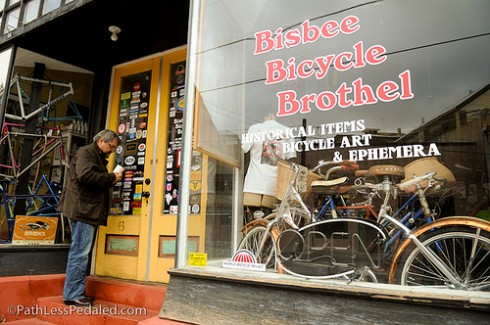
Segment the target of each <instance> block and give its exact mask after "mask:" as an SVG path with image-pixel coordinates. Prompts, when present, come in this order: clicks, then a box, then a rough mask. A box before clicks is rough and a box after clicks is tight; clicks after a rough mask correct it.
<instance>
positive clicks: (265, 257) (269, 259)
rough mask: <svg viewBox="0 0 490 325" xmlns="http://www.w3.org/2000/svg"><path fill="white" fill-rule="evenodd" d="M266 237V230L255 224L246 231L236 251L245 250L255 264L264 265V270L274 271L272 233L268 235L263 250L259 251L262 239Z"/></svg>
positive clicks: (274, 258)
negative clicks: (253, 258) (253, 259)
mask: <svg viewBox="0 0 490 325" xmlns="http://www.w3.org/2000/svg"><path fill="white" fill-rule="evenodd" d="M266 235H267V228H266V227H264V226H263V225H260V224H257V225H255V226H253V227H252V228H250V229H248V230H247V232H246V233H245V237H243V239H242V240H241V241H240V244H239V245H238V249H239V250H240V249H246V250H248V251H249V252H251V253H252V254H253V255H254V256H255V259H256V262H257V263H261V264H265V266H266V269H273V270H275V269H276V247H275V245H274V241H273V238H272V236H273V235H272V233H270V234H269V237H268V238H267V241H266V242H265V244H264V247H263V249H260V243H261V241H262V238H264V236H266Z"/></svg>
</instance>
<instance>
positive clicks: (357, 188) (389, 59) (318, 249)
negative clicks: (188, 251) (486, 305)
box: [189, 0, 490, 291]
mask: <svg viewBox="0 0 490 325" xmlns="http://www.w3.org/2000/svg"><path fill="white" fill-rule="evenodd" d="M200 5H201V7H200V8H199V10H200V14H201V15H200V17H201V19H202V20H203V22H200V23H201V25H202V26H205V28H202V29H201V30H199V32H198V35H197V42H196V43H197V44H199V47H198V49H197V50H196V51H195V52H194V53H191V55H194V56H195V60H196V64H195V66H191V67H189V68H192V69H195V73H194V74H195V80H192V83H193V84H194V86H195V88H196V93H197V94H198V96H196V97H197V98H198V100H196V105H195V106H196V107H195V108H194V109H195V110H196V116H197V119H196V121H195V123H196V125H195V129H196V130H197V132H196V133H195V134H196V137H197V138H196V139H194V141H195V143H194V144H195V146H194V149H197V150H201V151H202V152H204V153H211V154H212V155H213V158H215V159H217V160H218V161H222V162H223V163H229V162H230V160H231V159H229V157H228V156H227V155H226V152H225V151H224V150H220V148H222V147H223V143H226V145H227V146H228V147H230V148H234V149H235V150H236V149H237V148H239V149H241V157H240V159H236V160H233V161H232V163H229V165H230V166H232V167H235V171H236V173H237V174H238V175H240V181H236V183H234V185H235V186H234V192H233V199H235V200H236V202H237V203H236V204H243V205H244V206H249V205H254V204H255V205H254V206H255V207H258V209H262V210H263V213H262V214H252V213H250V210H249V209H248V208H247V207H246V208H244V209H240V208H235V209H233V208H232V210H233V211H235V213H234V215H233V218H234V220H235V222H236V223H238V224H243V226H244V227H243V228H242V229H241V231H240V230H238V229H240V227H236V229H237V231H234V230H230V232H231V234H230V235H231V236H235V238H236V243H237V245H235V246H236V247H232V252H233V253H232V254H230V256H228V258H227V259H223V260H220V261H222V262H223V264H219V263H217V264H213V265H218V264H219V265H220V266H221V265H222V266H223V267H231V268H240V266H242V267H243V268H244V269H248V270H250V269H254V268H255V269H257V270H258V269H261V270H265V271H266V272H275V273H279V274H289V275H292V276H298V277H300V278H315V279H325V280H328V279H343V280H348V281H352V280H354V281H367V282H376V283H384V284H393V285H413V286H428V287H431V288H434V289H436V288H451V289H457V290H471V291H488V290H490V280H489V279H490V269H489V268H488V265H490V222H489V221H490V217H489V216H490V212H489V211H490V205H489V198H488V184H489V180H488V179H489V174H488V166H489V162H488V154H489V150H490V148H489V146H488V128H489V123H490V118H489V115H488V99H489V96H490V95H489V94H490V93H489V85H490V79H489V76H490V64H488V62H487V61H488V60H487V59H486V58H485V56H484V55H482V53H486V52H487V51H488V50H490V42H489V41H490V34H489V30H490V22H488V19H486V18H485V14H483V13H484V12H489V11H490V4H489V3H488V2H486V1H473V2H471V3H459V2H452V3H451V6H448V5H447V2H446V1H442V0H431V1H415V2H406V1H401V0H390V1H383V2H359V1H358V2H356V5H350V4H347V3H345V2H343V1H329V2H328V3H327V2H325V1H311V3H310V4H309V6H307V7H306V6H304V5H303V4H301V3H298V2H297V1H259V2H256V3H254V5H251V4H248V3H247V4H245V3H237V2H233V1H223V2H222V3H220V4H219V5H213V6H209V5H207V2H205V1H203V2H201V3H200ZM277 12H281V15H277V14H276V13H277ZM224 13H226V15H225V14H224ZM218 17H219V18H218ZM455 21H458V24H457V26H456V25H455V24H454V22H455ZM223 26H227V28H223ZM194 74H193V76H194ZM264 117H267V118H266V119H265V121H264ZM210 130H212V133H213V134H214V135H213V136H209V134H210V132H211V131H210ZM225 137H226V142H224V141H223V139H224V138H225ZM204 140H205V141H204ZM213 148H214V149H215V151H213ZM227 152H236V151H233V150H228V151H227ZM236 161H238V162H239V163H238V166H235V163H236ZM235 180H236V179H235ZM271 184H272V185H271ZM249 193H253V194H258V195H260V196H261V197H260V198H254V197H251V196H250V195H247V194H249ZM262 196H270V197H272V198H273V199H274V200H272V201H275V203H274V204H272V205H271V206H268V205H267V204H264V203H263V202H264V201H263V198H262ZM272 201H268V202H272ZM250 202H255V203H254V204H251V203H250ZM229 211H230V210H227V211H226V212H229ZM238 211H239V212H238ZM223 212H225V211H223ZM242 212H244V213H243V214H242ZM232 229H233V228H232ZM211 247H212V246H211V245H210V246H208V247H207V248H205V250H206V249H210V250H211ZM235 252H239V253H235ZM209 253H211V251H209ZM210 255H213V254H210ZM244 256H245V257H244ZM235 259H236V260H235ZM230 260H231V262H230ZM244 261H249V262H250V263H248V264H246V263H245V262H244ZM244 263H245V264H244ZM250 265H252V266H254V267H250ZM256 276H257V277H260V276H261V273H260V272H257V273H256Z"/></svg>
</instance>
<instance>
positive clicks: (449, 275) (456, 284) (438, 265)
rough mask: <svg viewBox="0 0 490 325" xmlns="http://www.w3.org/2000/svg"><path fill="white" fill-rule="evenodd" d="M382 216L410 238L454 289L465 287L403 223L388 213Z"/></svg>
mask: <svg viewBox="0 0 490 325" xmlns="http://www.w3.org/2000/svg"><path fill="white" fill-rule="evenodd" d="M383 218H386V219H388V220H389V221H390V222H392V223H393V224H394V225H396V226H397V227H399V228H400V229H402V230H403V232H405V234H406V235H407V237H408V238H410V240H411V241H412V242H413V243H414V244H415V245H416V246H417V247H418V248H419V249H420V251H421V252H422V255H424V256H425V257H426V258H427V259H428V260H429V261H430V262H431V263H433V264H434V266H435V267H436V268H437V269H438V270H439V271H440V272H441V273H442V274H444V276H445V277H446V278H447V279H448V280H449V282H451V284H452V285H453V286H454V288H455V289H462V288H464V287H465V285H464V284H463V283H461V280H460V279H459V277H458V276H457V275H455V274H454V273H453V272H452V271H451V270H449V269H448V268H447V267H446V265H445V264H444V263H443V262H442V261H441V259H440V258H439V257H438V256H437V255H436V254H434V252H432V251H431V250H429V249H428V248H427V247H425V246H424V244H422V242H421V241H420V240H418V239H417V237H415V236H414V234H413V232H412V231H411V230H410V229H409V228H407V227H406V226H405V225H404V224H402V223H400V222H399V221H398V220H396V219H395V218H393V217H391V216H389V215H384V216H383Z"/></svg>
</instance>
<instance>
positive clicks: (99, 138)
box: [93, 129, 121, 155]
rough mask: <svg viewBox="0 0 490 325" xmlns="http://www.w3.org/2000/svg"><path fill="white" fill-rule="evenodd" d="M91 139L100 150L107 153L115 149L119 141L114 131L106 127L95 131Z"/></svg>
mask: <svg viewBox="0 0 490 325" xmlns="http://www.w3.org/2000/svg"><path fill="white" fill-rule="evenodd" d="M93 139H94V142H95V143H97V145H98V146H99V148H100V150H101V151H102V152H103V153H105V154H107V155H109V154H110V153H111V152H114V151H116V148H117V146H118V145H119V143H120V141H121V140H120V139H119V137H118V136H117V133H116V132H114V131H112V130H107V129H106V130H102V131H100V132H99V133H97V134H96V135H95V136H94V138H93Z"/></svg>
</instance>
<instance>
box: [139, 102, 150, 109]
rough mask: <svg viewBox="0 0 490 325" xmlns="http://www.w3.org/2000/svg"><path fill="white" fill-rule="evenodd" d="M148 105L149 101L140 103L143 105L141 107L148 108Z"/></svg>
mask: <svg viewBox="0 0 490 325" xmlns="http://www.w3.org/2000/svg"><path fill="white" fill-rule="evenodd" d="M147 106H148V103H147V102H142V103H141V104H140V107H141V108H146V107H147Z"/></svg>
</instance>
